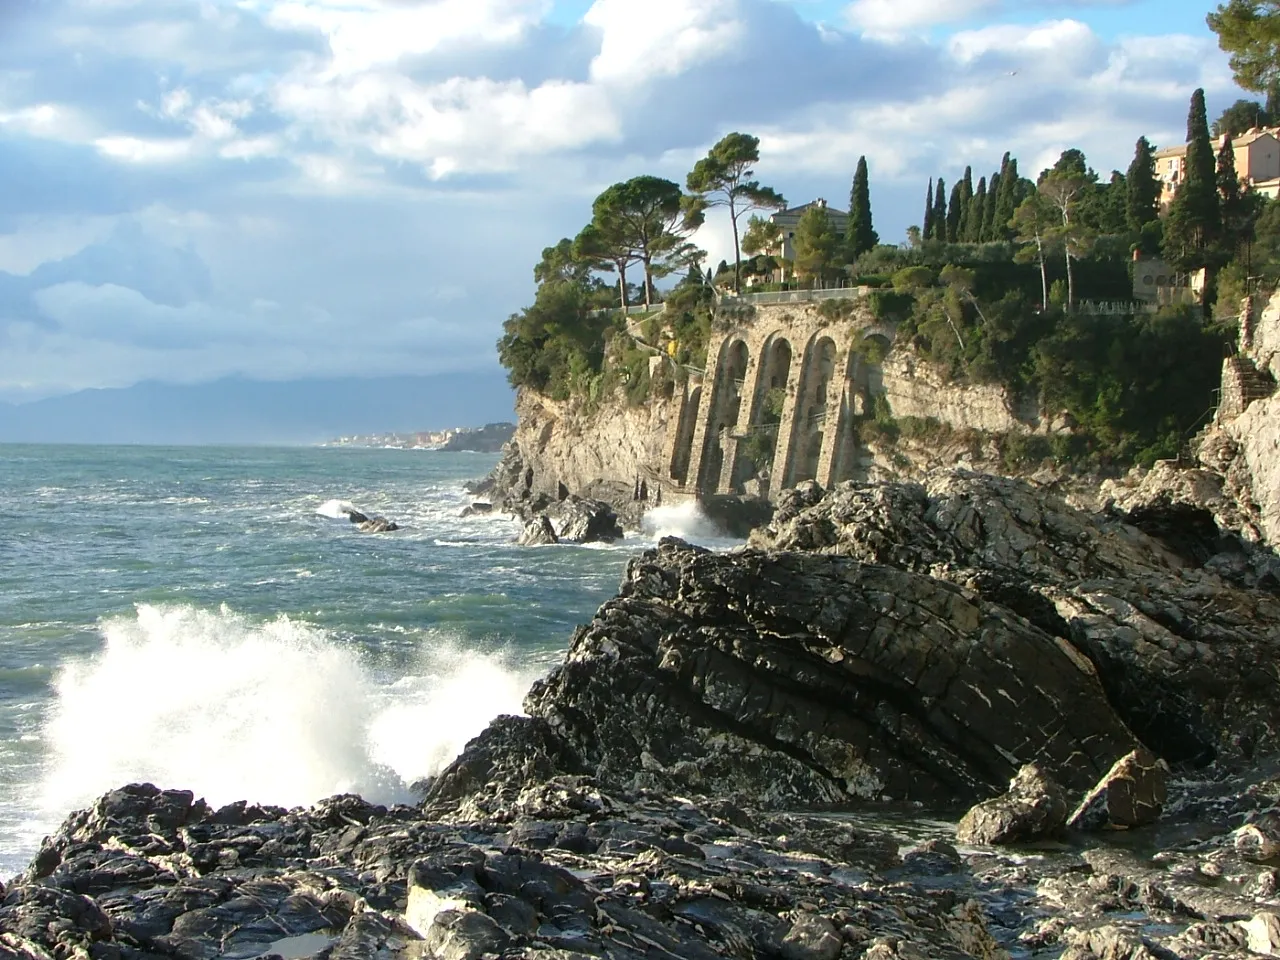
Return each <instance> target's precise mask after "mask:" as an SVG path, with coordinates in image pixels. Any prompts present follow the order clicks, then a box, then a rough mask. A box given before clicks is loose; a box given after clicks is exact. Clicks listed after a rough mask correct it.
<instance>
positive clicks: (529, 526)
mask: <svg viewBox="0 0 1280 960" xmlns="http://www.w3.org/2000/svg"><path fill="white" fill-rule="evenodd" d="M559 542H560V538H559V537H557V536H556V528H555V527H553V526H552V525H551V518H550V517H548V516H547V515H546V514H545V513H543V514H539V515H538V516H536V517H534V518H533V519H532V520H530V521H529V522H528V523H526V524H525V525H524V529H523V530H521V531H520V536H518V537H517V538H516V543H517V544H519V545H520V546H522V547H537V546H542V545H544V544H548V543H559Z"/></svg>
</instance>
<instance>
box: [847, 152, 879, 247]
mask: <svg viewBox="0 0 1280 960" xmlns="http://www.w3.org/2000/svg"><path fill="white" fill-rule="evenodd" d="M879 242H880V236H879V234H877V233H876V231H875V228H874V227H873V226H872V225H871V183H870V178H869V177H868V176H867V158H866V157H859V158H858V169H857V171H856V172H855V173H854V175H853V187H852V189H850V191H849V225H848V227H847V228H846V230H845V246H846V248H847V250H848V257H849V262H850V263H852V262H853V261H854V260H856V259H857V258H858V256H859V255H860V254H863V253H866V252H867V251H868V250H870V249H871V248H872V247H874V246H875V245H876V244H877V243H879Z"/></svg>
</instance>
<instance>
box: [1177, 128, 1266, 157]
mask: <svg viewBox="0 0 1280 960" xmlns="http://www.w3.org/2000/svg"><path fill="white" fill-rule="evenodd" d="M1277 133H1280V127H1267V128H1265V129H1262V130H1248V131H1246V132H1244V133H1242V134H1240V136H1238V137H1232V138H1231V145H1232V146H1233V147H1245V146H1248V145H1249V144H1251V143H1253V141H1255V140H1260V139H1262V138H1263V137H1271V138H1272V139H1273V140H1274V139H1277V137H1276V134H1277ZM1222 141H1223V138H1222V137H1214V138H1213V141H1212V142H1213V148H1214V150H1221V149H1222ZM1186 152H1187V145H1186V144H1185V143H1180V144H1178V145H1177V146H1175V147H1165V148H1163V149H1162V150H1157V151H1156V152H1155V158H1156V159H1157V160H1159V159H1161V158H1163V157H1181V156H1183V155H1184V154H1185V153H1186Z"/></svg>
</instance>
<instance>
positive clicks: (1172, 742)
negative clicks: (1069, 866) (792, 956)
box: [440, 473, 1280, 807]
mask: <svg viewBox="0 0 1280 960" xmlns="http://www.w3.org/2000/svg"><path fill="white" fill-rule="evenodd" d="M753 544H754V545H756V546H758V547H762V548H767V549H766V550H761V551H748V552H745V553H740V554H735V555H717V554H712V553H708V552H706V551H703V550H699V549H696V548H691V547H688V546H686V545H684V544H682V543H679V542H678V541H664V543H663V544H662V545H661V546H660V547H659V548H658V549H657V550H655V551H650V552H648V553H646V554H645V555H644V556H643V557H641V558H639V559H637V560H635V561H633V562H632V563H631V565H630V567H629V569H628V572H627V575H626V578H625V580H624V582H623V585H622V589H621V592H620V595H619V597H618V598H617V599H615V600H612V601H610V602H609V603H607V604H605V605H604V606H603V607H602V608H601V609H600V612H599V613H598V614H597V615H596V617H595V619H594V620H593V621H592V623H591V624H589V625H588V626H586V627H584V628H582V629H580V630H579V631H578V633H577V634H576V635H575V636H574V638H573V641H572V642H571V644H570V649H569V652H568V654H567V656H566V660H565V663H564V664H563V665H562V666H561V667H559V668H558V669H557V670H555V671H553V672H552V674H551V675H550V677H548V678H547V679H546V680H544V681H542V682H540V683H538V684H536V685H535V686H534V688H533V690H532V691H531V692H530V694H529V697H528V699H527V701H526V704H525V707H526V710H528V712H529V713H530V715H531V718H532V719H530V720H528V721H523V722H525V723H528V724H541V725H542V726H540V727H538V729H539V730H542V731H544V733H545V736H546V737H549V738H551V740H552V741H554V742H555V744H556V745H557V746H556V750H558V751H560V753H561V755H562V756H563V757H565V758H568V759H567V760H565V761H563V762H564V764H565V767H566V768H567V769H570V770H573V771H575V772H589V773H590V774H591V775H592V776H595V777H597V778H598V779H599V780H600V781H601V782H603V783H606V784H609V785H611V786H614V787H616V788H619V789H626V790H637V789H658V790H669V791H699V792H705V793H709V794H713V795H717V796H746V797H750V798H752V800H753V802H756V803H761V802H765V803H772V804H774V805H777V806H782V807H786V806H789V805H794V804H799V803H805V804H823V803H825V804H842V803H848V802H850V801H852V800H855V799H872V798H882V797H886V798H894V799H909V800H923V801H928V802H932V803H945V802H957V801H961V800H972V799H977V798H981V797H983V796H990V795H993V794H995V793H998V792H1000V791H1001V790H1002V789H1003V788H1004V785H1005V784H1006V783H1007V782H1008V781H1009V780H1010V779H1011V778H1012V777H1013V775H1014V774H1015V773H1016V771H1017V770H1018V768H1019V767H1020V766H1021V765H1022V764H1024V763H1030V762H1035V763H1039V764H1041V765H1042V766H1044V767H1045V768H1046V769H1047V770H1049V771H1050V772H1051V773H1052V774H1053V776H1054V777H1055V778H1056V779H1058V780H1059V781H1060V782H1061V783H1063V785H1064V786H1066V787H1068V788H1070V789H1072V790H1075V791H1077V792H1083V791H1085V790H1087V789H1089V788H1090V787H1092V786H1093V785H1094V783H1095V782H1096V781H1097V780H1098V779H1099V777H1101V776H1102V775H1103V774H1104V773H1106V772H1107V771H1108V770H1109V769H1110V767H1111V766H1112V764H1114V763H1115V762H1116V761H1117V760H1118V759H1120V758H1121V757H1122V756H1124V755H1125V754H1127V753H1129V752H1130V751H1131V750H1133V749H1135V748H1136V747H1137V746H1139V744H1142V745H1145V746H1146V747H1147V748H1149V749H1150V750H1152V751H1154V752H1155V753H1156V754H1157V755H1159V756H1161V757H1163V758H1164V759H1166V760H1167V761H1169V762H1172V763H1175V764H1190V765H1193V766H1195V765H1204V764H1207V763H1210V762H1211V761H1213V760H1215V759H1219V758H1240V757H1248V756H1250V755H1251V754H1252V753H1253V751H1254V750H1255V749H1257V748H1258V747H1259V746H1260V745H1265V744H1267V743H1269V742H1270V738H1271V737H1272V736H1273V734H1274V731H1275V730H1276V728H1277V721H1278V720H1280V696H1278V694H1280V680H1278V679H1277V677H1276V675H1275V673H1274V671H1273V670H1271V669H1270V668H1266V667H1264V668H1261V669H1260V667H1259V665H1260V664H1270V663H1273V662H1274V659H1275V656H1276V654H1277V653H1280V597H1277V596H1276V595H1274V594H1272V593H1270V592H1268V591H1267V590H1265V589H1262V590H1259V589H1256V587H1255V583H1256V578H1254V577H1253V576H1252V574H1251V573H1250V570H1252V568H1251V567H1247V566H1241V565H1238V564H1234V563H1233V562H1229V561H1231V559H1232V558H1231V557H1227V558H1222V557H1219V556H1217V555H1215V556H1211V557H1208V558H1207V559H1204V560H1201V561H1199V562H1197V561H1196V559H1195V558H1194V557H1193V558H1190V559H1189V558H1188V557H1186V556H1184V555H1182V554H1180V553H1179V552H1178V551H1177V549H1176V548H1178V547H1183V546H1185V544H1180V543H1175V544H1174V545H1173V547H1172V548H1171V546H1170V545H1168V544H1166V543H1164V542H1162V541H1161V540H1159V539H1157V538H1155V537H1153V536H1151V535H1149V534H1146V533H1143V532H1142V531H1141V530H1139V529H1137V528H1136V527H1133V526H1131V525H1128V524H1126V523H1123V522H1120V521H1118V520H1113V519H1108V518H1106V517H1096V516H1093V515H1090V514H1086V513H1084V512H1082V511H1079V510H1076V509H1074V508H1071V507H1069V506H1067V505H1066V504H1065V503H1063V502H1062V501H1060V500H1057V499H1056V498H1053V497H1051V496H1048V495H1046V494H1044V493H1043V492H1040V491H1037V490H1035V489H1034V488H1032V487H1031V486H1029V485H1027V484H1025V483H1022V482H1018V481H1012V480H1006V479H1001V478H996V477H990V476H981V475H974V474H963V473H945V474H940V475H937V476H935V477H932V478H930V480H929V482H927V483H926V484H923V485H915V484H886V485H858V484H853V483H849V484H845V485H842V486H841V487H839V488H837V489H836V490H835V491H833V492H832V493H831V494H829V495H823V494H822V492H821V491H820V490H818V489H817V488H814V487H808V488H806V487H802V488H800V489H798V490H797V491H795V492H793V493H792V494H789V495H788V496H786V497H785V498H784V499H783V501H782V503H780V505H779V508H778V511H777V514H776V515H775V518H774V520H773V522H772V523H771V524H770V525H769V526H768V527H766V528H765V529H764V530H762V531H759V532H758V533H757V534H756V535H755V536H754V537H753ZM498 732H499V736H498V740H497V741H495V743H494V744H486V745H484V746H483V750H485V751H489V752H490V753H502V752H504V751H505V752H510V749H515V751H516V752H517V753H519V752H520V750H522V749H524V748H523V747H522V746H519V745H517V746H516V747H515V748H511V747H510V741H511V736H510V731H509V730H506V729H501V730H500V731H498ZM516 739H517V740H518V739H519V738H516ZM483 743H484V738H483V737H482V744H483ZM492 762H497V763H498V767H501V768H502V769H504V770H505V769H508V768H510V767H511V761H500V762H498V761H492ZM504 764H506V766H504ZM455 773H456V772H449V773H446V774H445V776H444V778H443V779H442V785H441V787H440V789H445V790H454V791H455V792H457V791H456V790H455V788H453V787H450V786H449V785H448V781H449V780H450V778H451V777H453V776H455ZM465 775H466V779H467V781H468V782H472V781H474V780H476V779H477V774H476V773H475V772H474V771H472V770H470V769H468V770H467V771H466V773H465ZM504 776H506V775H505V774H504Z"/></svg>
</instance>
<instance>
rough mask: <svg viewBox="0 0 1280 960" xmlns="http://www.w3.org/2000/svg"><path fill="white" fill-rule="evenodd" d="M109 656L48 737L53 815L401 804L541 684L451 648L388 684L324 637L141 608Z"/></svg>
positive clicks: (66, 674) (70, 682) (63, 693)
mask: <svg viewBox="0 0 1280 960" xmlns="http://www.w3.org/2000/svg"><path fill="white" fill-rule="evenodd" d="M103 633H104V635H105V639H106V645H105V648H104V649H103V650H102V652H101V653H100V654H98V655H97V656H96V657H93V658H91V659H89V660H87V661H84V662H80V663H73V664H69V665H68V666H66V667H64V669H63V670H62V671H61V672H60V674H59V676H58V678H57V680H56V684H55V685H56V690H57V701H56V705H55V707H54V709H53V711H52V715H51V717H50V719H49V721H48V723H47V725H46V729H45V735H46V738H47V740H48V743H49V764H48V768H47V769H48V772H47V775H46V778H45V784H44V788H45V789H44V801H45V803H46V805H47V807H48V809H49V810H50V812H51V813H54V814H56V815H61V814H63V813H65V812H66V811H67V810H69V809H71V808H73V807H78V806H83V805H85V804H86V803H88V802H91V801H92V800H93V799H94V798H95V797H97V796H98V795H99V794H101V793H103V792H104V791H106V790H110V789H112V788H114V787H117V786H120V785H121V784H124V783H128V782H131V781H150V782H152V783H156V784H158V785H160V786H164V787H183V788H187V789H190V790H194V791H196V793H197V795H200V796H204V797H205V798H206V799H208V800H209V802H210V803H213V804H222V803H228V802H230V801H232V800H242V799H243V800H250V801H257V802H264V803H276V804H281V805H284V806H293V805H296V804H307V803H312V802H314V801H316V800H319V799H321V798H323V797H326V796H329V795H331V794H334V793H341V792H347V791H352V792H357V793H360V794H362V795H363V796H365V797H366V798H368V799H370V800H375V801H379V802H384V803H389V802H395V801H400V800H408V799H410V794H409V791H408V788H407V786H406V784H407V783H409V782H411V781H412V780H414V779H417V778H419V777H422V776H428V775H431V774H434V773H437V772H439V770H440V769H441V768H442V767H443V766H444V765H445V764H447V763H448V762H449V761H450V760H451V759H452V758H453V757H454V756H455V755H456V754H457V753H458V751H459V750H460V749H461V747H462V746H463V745H464V744H465V743H466V741H467V740H468V739H470V738H471V737H473V736H475V735H476V734H477V733H479V732H480V731H481V730H482V729H483V728H484V726H485V725H486V724H487V723H488V721H489V720H490V719H492V718H493V717H494V716H496V715H498V714H499V713H518V712H519V710H520V700H521V698H522V696H523V694H524V692H525V690H526V689H527V688H528V685H529V683H530V682H531V681H532V679H533V674H532V673H529V672H524V673H520V672H517V671H515V670H513V669H512V668H511V667H510V666H508V665H507V664H506V663H505V662H504V660H503V659H502V658H501V657H495V656H486V655H484V654H480V653H476V652H469V653H468V652H460V651H458V650H457V649H456V648H453V647H449V646H447V645H445V646H443V647H441V648H439V649H436V650H434V651H430V652H426V653H424V658H423V664H424V668H425V669H424V671H423V675H421V676H411V677H404V678H401V679H400V680H398V681H396V682H395V683H392V684H390V685H388V684H385V683H379V682H378V680H377V679H376V677H375V676H374V675H373V673H372V672H371V671H370V670H369V668H368V666H367V665H366V664H365V663H364V662H363V661H362V659H361V658H360V657H359V656H358V655H357V654H356V653H355V652H354V651H352V650H350V649H347V648H344V647H342V646H341V645H339V644H337V643H335V642H334V641H333V640H332V639H330V638H328V637H327V636H326V635H325V634H324V633H323V632H322V631H319V630H317V629H315V628H312V627H309V626H307V625H304V624H301V623H297V622H295V621H292V620H289V619H288V618H284V617H281V618H279V619H277V620H274V621H271V622H268V623H265V624H263V623H255V622H253V621H251V620H249V619H248V618H244V617H241V616H238V615H236V614H234V613H232V612H230V611H229V610H227V609H226V608H225V607H224V608H223V609H222V610H220V611H217V612H214V611H207V610H197V609H193V608H191V607H153V606H139V607H138V610H137V616H136V618H118V619H114V620H110V621H107V622H106V623H104V625H103Z"/></svg>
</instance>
